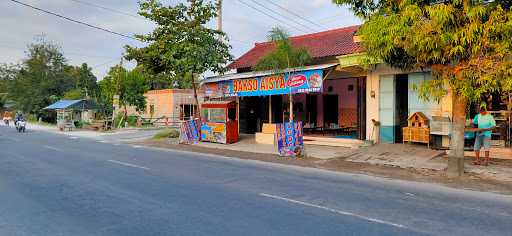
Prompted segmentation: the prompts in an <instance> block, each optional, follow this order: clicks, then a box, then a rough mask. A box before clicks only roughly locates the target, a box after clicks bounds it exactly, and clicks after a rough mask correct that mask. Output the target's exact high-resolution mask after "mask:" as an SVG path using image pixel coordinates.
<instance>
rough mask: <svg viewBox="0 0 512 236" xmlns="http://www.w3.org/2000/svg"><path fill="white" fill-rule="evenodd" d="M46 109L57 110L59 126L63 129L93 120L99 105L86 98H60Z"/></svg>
mask: <svg viewBox="0 0 512 236" xmlns="http://www.w3.org/2000/svg"><path fill="white" fill-rule="evenodd" d="M44 109H45V110H55V111H56V112H57V126H58V127H59V129H61V130H63V129H72V128H74V127H75V126H76V124H77V123H78V122H92V121H93V120H94V118H95V115H96V111H97V110H98V105H97V104H96V102H94V101H92V100H86V99H80V100H60V101H58V102H56V103H54V104H52V105H50V106H47V107H45V108H44Z"/></svg>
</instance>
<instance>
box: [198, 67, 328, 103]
mask: <svg viewBox="0 0 512 236" xmlns="http://www.w3.org/2000/svg"><path fill="white" fill-rule="evenodd" d="M323 73H324V72H323V70H308V71H301V72H292V73H284V74H281V75H270V76H263V77H256V78H250V79H236V80H228V81H221V82H216V83H208V84H205V94H206V96H207V97H247V96H266V95H279V94H289V93H318V92H322V82H323Z"/></svg>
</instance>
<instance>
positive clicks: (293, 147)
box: [276, 122, 304, 157]
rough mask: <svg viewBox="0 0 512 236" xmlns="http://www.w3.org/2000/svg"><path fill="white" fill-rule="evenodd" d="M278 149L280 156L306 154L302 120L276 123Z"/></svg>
mask: <svg viewBox="0 0 512 236" xmlns="http://www.w3.org/2000/svg"><path fill="white" fill-rule="evenodd" d="M276 135H277V150H278V152H279V155H280V156H284V157H302V156H304V135H303V133H302V122H287V123H281V124H277V125H276Z"/></svg>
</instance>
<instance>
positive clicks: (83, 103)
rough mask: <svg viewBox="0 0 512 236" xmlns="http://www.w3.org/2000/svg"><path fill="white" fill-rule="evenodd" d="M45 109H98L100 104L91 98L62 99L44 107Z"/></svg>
mask: <svg viewBox="0 0 512 236" xmlns="http://www.w3.org/2000/svg"><path fill="white" fill-rule="evenodd" d="M44 109H45V110H63V109H75V110H82V109H84V110H93V109H98V105H97V104H96V103H95V102H93V101H90V100H85V99H81V100H60V101H58V102H56V103H54V104H52V105H50V106H47V107H45V108H44Z"/></svg>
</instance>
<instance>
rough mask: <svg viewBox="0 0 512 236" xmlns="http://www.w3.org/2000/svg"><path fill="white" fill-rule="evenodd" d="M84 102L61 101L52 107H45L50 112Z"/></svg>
mask: <svg viewBox="0 0 512 236" xmlns="http://www.w3.org/2000/svg"><path fill="white" fill-rule="evenodd" d="M81 101H82V100H60V101H58V102H56V103H54V104H52V105H50V106H47V107H45V108H44V109H48V110H51V109H66V108H68V107H71V106H73V105H75V104H77V103H79V102H81Z"/></svg>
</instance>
